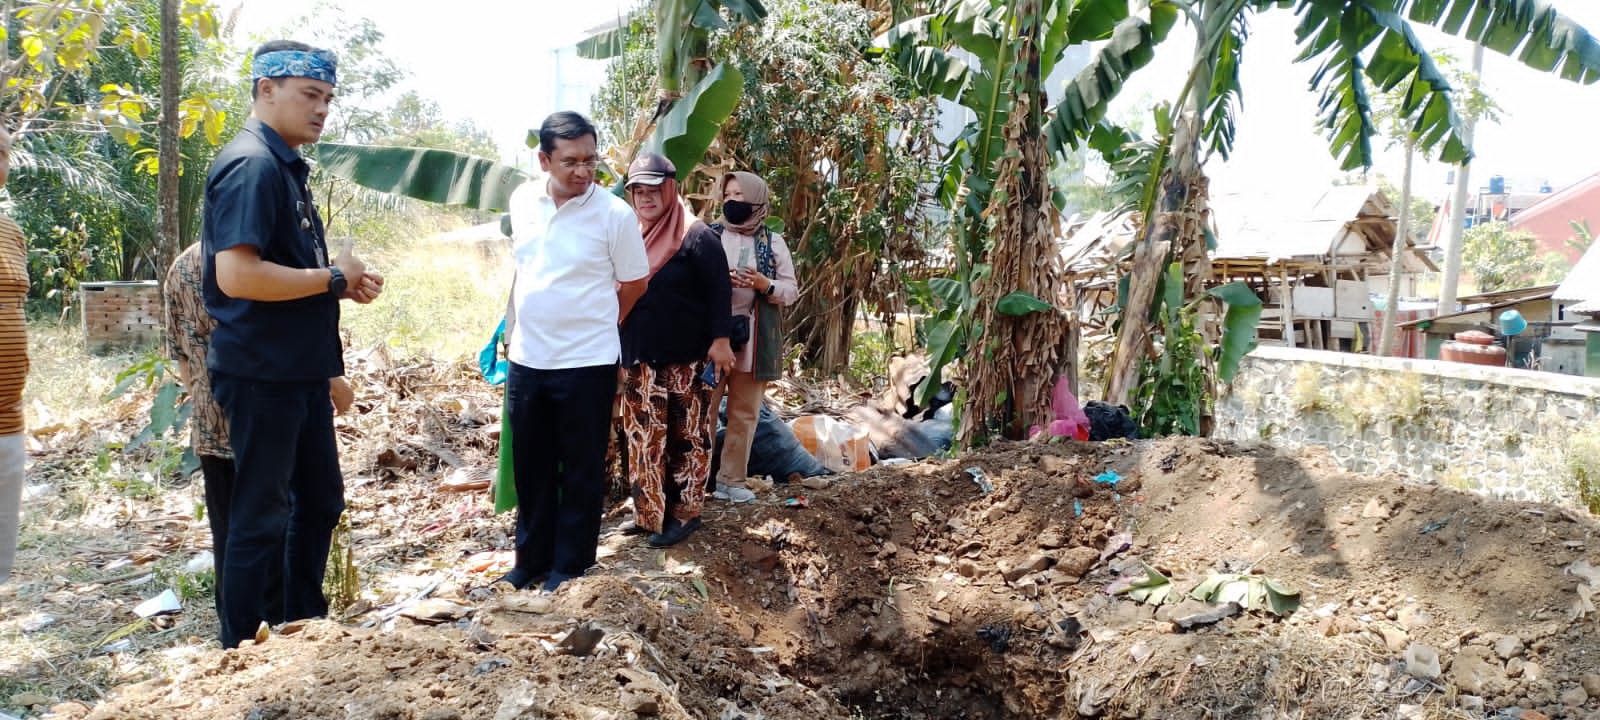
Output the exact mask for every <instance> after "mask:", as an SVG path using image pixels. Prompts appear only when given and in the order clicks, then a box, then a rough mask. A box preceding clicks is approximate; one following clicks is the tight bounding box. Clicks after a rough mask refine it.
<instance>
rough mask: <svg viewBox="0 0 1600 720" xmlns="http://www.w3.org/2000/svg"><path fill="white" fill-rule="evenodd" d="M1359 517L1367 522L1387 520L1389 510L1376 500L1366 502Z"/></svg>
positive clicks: (1380, 501)
mask: <svg viewBox="0 0 1600 720" xmlns="http://www.w3.org/2000/svg"><path fill="white" fill-rule="evenodd" d="M1361 517H1362V518H1365V519H1367V520H1388V519H1389V508H1388V507H1387V506H1385V505H1384V504H1383V501H1382V500H1380V499H1378V498H1373V499H1371V500H1368V501H1367V506H1366V507H1365V508H1362V510H1361Z"/></svg>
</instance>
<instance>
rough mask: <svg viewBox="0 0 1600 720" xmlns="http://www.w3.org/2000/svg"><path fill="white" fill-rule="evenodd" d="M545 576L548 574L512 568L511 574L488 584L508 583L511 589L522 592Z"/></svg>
mask: <svg viewBox="0 0 1600 720" xmlns="http://www.w3.org/2000/svg"><path fill="white" fill-rule="evenodd" d="M547 574H548V573H537V572H534V571H532V570H525V569H523V568H519V567H514V568H511V572H508V573H506V574H505V575H502V576H501V577H500V579H499V580H496V581H494V583H490V584H491V585H493V584H495V583H510V584H511V587H514V588H516V589H518V590H522V589H524V588H527V587H528V586H529V585H532V584H534V583H536V582H538V581H539V580H540V579H541V578H543V577H544V576H545V575H547Z"/></svg>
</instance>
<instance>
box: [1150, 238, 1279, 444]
mask: <svg viewBox="0 0 1600 720" xmlns="http://www.w3.org/2000/svg"><path fill="white" fill-rule="evenodd" d="M1156 297H1157V312H1158V313H1159V315H1158V325H1159V326H1160V327H1161V328H1162V335H1161V339H1160V352H1159V353H1158V354H1157V357H1155V358H1150V357H1146V358H1144V359H1143V361H1142V362H1141V363H1140V369H1139V383H1138V385H1137V386H1136V387H1135V389H1134V395H1133V404H1132V407H1133V408H1135V412H1137V413H1138V419H1139V427H1140V432H1141V434H1143V435H1144V436H1145V437H1159V436H1163V435H1198V434H1200V419H1201V418H1202V417H1203V416H1204V415H1205V413H1206V411H1207V409H1208V408H1210V406H1211V403H1212V402H1213V401H1214V400H1215V398H1213V397H1212V395H1211V375H1210V373H1211V372H1213V371H1215V372H1216V375H1217V377H1218V378H1219V379H1220V380H1222V381H1223V382H1231V381H1232V380H1233V378H1234V376H1235V375H1237V374H1238V371H1239V364H1240V362H1241V361H1242V360H1243V359H1244V356H1245V355H1247V354H1249V353H1250V351H1251V350H1254V349H1255V347H1256V328H1257V326H1259V325H1260V322H1261V298H1259V297H1257V296H1256V294H1255V291H1253V290H1251V289H1250V286H1248V285H1246V284H1244V283H1237V282H1236V283H1229V284H1227V285H1222V286H1219V287H1216V288H1212V289H1211V290H1209V291H1207V293H1206V294H1205V295H1204V296H1202V297H1200V298H1198V299H1196V300H1194V301H1192V302H1190V303H1188V304H1185V303H1184V302H1183V265H1182V263H1172V264H1170V265H1168V266H1167V271H1166V273H1164V274H1163V276H1162V279H1161V286H1160V290H1159V292H1158V293H1157V296H1156ZM1211 300H1215V301H1217V302H1218V303H1220V304H1222V305H1223V306H1224V308H1225V310H1224V312H1223V315H1222V338H1221V340H1220V341H1219V342H1218V343H1217V345H1216V346H1215V347H1207V345H1206V340H1205V336H1204V335H1202V334H1201V333H1200V331H1199V330H1198V328H1197V327H1196V323H1197V322H1198V317H1199V308H1200V306H1201V304H1202V303H1206V302H1208V301H1211Z"/></svg>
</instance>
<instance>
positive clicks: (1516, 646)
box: [1494, 635, 1524, 660]
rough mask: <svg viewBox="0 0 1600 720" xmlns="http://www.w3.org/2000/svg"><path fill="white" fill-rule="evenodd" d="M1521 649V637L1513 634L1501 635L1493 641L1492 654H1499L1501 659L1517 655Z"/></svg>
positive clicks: (1520, 652) (1508, 658)
mask: <svg viewBox="0 0 1600 720" xmlns="http://www.w3.org/2000/svg"><path fill="white" fill-rule="evenodd" d="M1523 649H1524V648H1523V644H1522V638H1519V637H1517V636H1515V635H1502V636H1500V639H1498V640H1495V641H1494V654H1496V655H1499V656H1500V659H1501V660H1510V659H1511V658H1514V657H1517V656H1518V655H1521V654H1522V651H1523Z"/></svg>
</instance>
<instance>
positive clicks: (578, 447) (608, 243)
mask: <svg viewBox="0 0 1600 720" xmlns="http://www.w3.org/2000/svg"><path fill="white" fill-rule="evenodd" d="M598 161H599V152H598V149H597V147H596V136H595V130H594V126H593V125H592V124H590V123H589V121H588V120H587V119H585V118H584V117H583V116H582V115H579V114H577V113H574V112H558V113H556V114H554V115H551V116H550V117H548V118H546V119H545V121H544V124H543V125H542V126H540V128H539V167H540V168H541V169H543V170H544V171H545V172H546V173H547V174H548V175H549V180H548V181H547V182H545V183H537V182H530V183H525V184H523V185H522V187H520V188H518V189H517V190H516V191H515V192H514V193H513V194H512V196H511V201H510V206H511V207H510V210H511V230H512V232H511V238H512V241H511V242H512V254H513V257H514V258H515V262H516V266H517V274H516V280H515V283H514V285H513V287H512V291H511V297H512V308H511V309H512V312H513V317H512V318H511V322H509V323H507V330H508V331H509V332H510V338H509V339H508V342H509V344H510V352H509V356H510V360H511V367H510V373H509V377H508V379H507V384H506V401H507V405H508V406H509V408H510V412H511V462H512V465H513V467H514V469H515V479H516V487H517V559H516V565H515V566H514V567H513V568H512V569H511V572H509V573H507V574H506V576H505V577H503V578H501V580H502V581H504V582H508V583H511V585H512V586H514V587H516V588H517V589H519V590H520V589H522V588H525V587H529V586H531V585H532V584H533V583H535V582H537V581H540V580H543V582H544V585H543V589H544V590H545V591H553V590H555V589H556V588H557V587H559V586H560V585H561V583H563V582H565V581H567V580H568V579H571V578H573V577H576V576H578V575H582V574H583V573H584V571H585V570H588V569H589V566H591V565H593V564H594V560H595V548H596V546H597V544H598V542H599V537H600V515H601V511H602V509H603V508H602V507H601V506H602V505H603V503H604V501H605V458H606V443H607V440H608V438H609V437H610V432H611V403H612V399H613V397H614V396H615V395H616V390H617V363H618V361H619V359H620V357H621V353H622V342H621V339H620V337H619V335H618V333H617V325H618V324H619V323H620V322H621V321H622V318H624V317H627V315H628V311H629V310H630V309H631V308H632V307H633V303H634V301H635V300H638V299H639V296H640V295H643V294H644V290H645V283H646V282H647V280H646V278H647V276H648V274H649V272H650V263H649V259H648V258H647V257H646V255H645V250H644V239H643V238H642V237H641V236H640V234H639V221H638V219H637V218H635V217H634V214H633V209H632V208H630V207H628V204H627V203H626V202H623V200H622V199H621V198H618V197H617V196H615V195H612V194H611V193H609V192H606V191H605V190H603V189H600V188H598V187H596V186H595V182H594V169H595V165H596V163H597V162H598Z"/></svg>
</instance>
